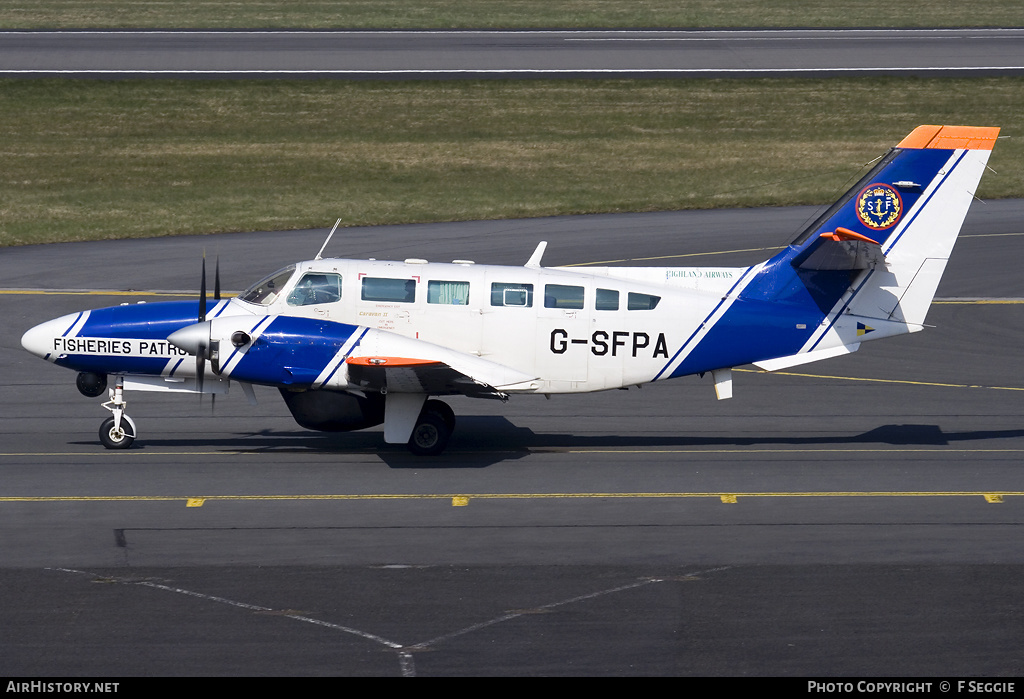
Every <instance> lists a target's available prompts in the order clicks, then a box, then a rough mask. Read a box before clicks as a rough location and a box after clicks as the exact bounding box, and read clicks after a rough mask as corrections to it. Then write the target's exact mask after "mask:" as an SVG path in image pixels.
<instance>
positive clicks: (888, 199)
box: [857, 184, 903, 231]
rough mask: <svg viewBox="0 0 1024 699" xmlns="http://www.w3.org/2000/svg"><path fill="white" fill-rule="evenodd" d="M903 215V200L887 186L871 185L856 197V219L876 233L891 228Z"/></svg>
mask: <svg viewBox="0 0 1024 699" xmlns="http://www.w3.org/2000/svg"><path fill="white" fill-rule="evenodd" d="M902 215H903V198H902V197H901V196H900V194H899V192H897V191H896V190H895V189H893V188H892V187H890V186H889V185H887V184H872V185H868V186H867V187H865V188H864V189H863V190H861V193H860V194H859V195H857V218H859V219H860V222H861V223H863V224H864V225H865V226H867V227H868V228H871V229H874V230H876V231H880V230H884V229H886V228H892V227H893V226H895V225H896V222H897V221H899V220H900V217H901V216H902Z"/></svg>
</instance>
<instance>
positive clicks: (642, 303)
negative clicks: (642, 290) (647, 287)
mask: <svg viewBox="0 0 1024 699" xmlns="http://www.w3.org/2000/svg"><path fill="white" fill-rule="evenodd" d="M659 301H661V297H660V296H652V295H651V294H634V293H633V292H630V293H629V296H628V297H627V298H626V308H628V309H629V310H631V311H653V310H654V309H655V308H657V306H658V302H659Z"/></svg>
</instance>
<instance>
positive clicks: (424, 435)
mask: <svg viewBox="0 0 1024 699" xmlns="http://www.w3.org/2000/svg"><path fill="white" fill-rule="evenodd" d="M451 435H452V431H451V430H450V429H449V428H448V423H447V422H446V421H445V419H444V417H442V416H441V415H439V414H438V413H436V412H434V411H433V410H424V411H423V412H422V413H421V414H420V419H419V420H418V421H417V422H416V427H414V428H413V430H412V436H411V437H410V438H409V451H411V452H412V453H413V454H416V455H417V456H436V455H438V454H440V453H441V452H442V451H444V448H445V447H446V446H448V438H449V437H451Z"/></svg>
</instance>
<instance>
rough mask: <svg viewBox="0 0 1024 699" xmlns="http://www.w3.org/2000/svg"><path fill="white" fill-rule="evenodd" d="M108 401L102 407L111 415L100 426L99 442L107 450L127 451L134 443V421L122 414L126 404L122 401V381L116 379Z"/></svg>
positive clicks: (120, 378) (118, 378)
mask: <svg viewBox="0 0 1024 699" xmlns="http://www.w3.org/2000/svg"><path fill="white" fill-rule="evenodd" d="M108 395H109V396H110V400H109V401H107V402H106V403H104V404H103V407H104V408H106V409H107V410H109V411H110V412H111V413H112V416H111V417H108V418H107V419H106V420H104V421H103V424H102V425H100V442H101V443H102V444H103V446H105V447H106V448H107V449H127V448H128V447H130V446H131V445H132V442H134V441H135V435H136V430H135V421H134V420H132V419H131V418H130V417H128V415H127V414H126V413H125V412H124V411H125V408H126V407H127V406H128V403H127V402H126V401H125V399H124V379H123V378H122V377H120V376H118V377H117V383H116V384H115V385H114V388H111V389H109V391H108Z"/></svg>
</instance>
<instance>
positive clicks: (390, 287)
mask: <svg viewBox="0 0 1024 699" xmlns="http://www.w3.org/2000/svg"><path fill="white" fill-rule="evenodd" d="M362 298H363V301H383V302H391V303H414V302H415V301H416V280H415V279H385V278H384V277H363V291H362Z"/></svg>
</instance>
